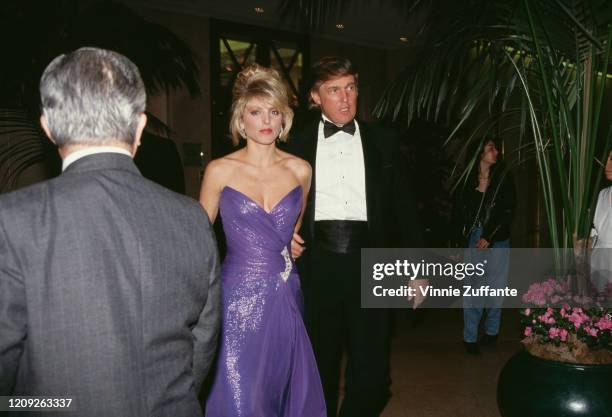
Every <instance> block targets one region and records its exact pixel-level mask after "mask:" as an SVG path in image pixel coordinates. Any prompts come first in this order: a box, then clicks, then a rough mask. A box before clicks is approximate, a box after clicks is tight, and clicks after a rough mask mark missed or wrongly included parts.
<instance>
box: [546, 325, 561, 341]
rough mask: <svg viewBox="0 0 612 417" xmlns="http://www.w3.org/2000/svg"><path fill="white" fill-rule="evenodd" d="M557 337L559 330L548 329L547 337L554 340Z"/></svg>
mask: <svg viewBox="0 0 612 417" xmlns="http://www.w3.org/2000/svg"><path fill="white" fill-rule="evenodd" d="M557 336H559V329H557V328H556V327H551V328H550V329H548V337H550V338H551V339H554V338H555V337H557Z"/></svg>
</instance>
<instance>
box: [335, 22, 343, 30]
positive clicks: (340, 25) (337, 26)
mask: <svg viewBox="0 0 612 417" xmlns="http://www.w3.org/2000/svg"><path fill="white" fill-rule="evenodd" d="M336 29H338V30H342V29H344V25H343V24H342V23H336Z"/></svg>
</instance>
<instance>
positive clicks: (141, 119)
mask: <svg viewBox="0 0 612 417" xmlns="http://www.w3.org/2000/svg"><path fill="white" fill-rule="evenodd" d="M146 125H147V115H146V114H144V113H140V114H139V115H138V126H136V136H135V137H134V143H133V144H132V156H134V155H136V151H137V150H138V147H139V146H140V138H141V137H142V131H143V130H144V128H145V126H146Z"/></svg>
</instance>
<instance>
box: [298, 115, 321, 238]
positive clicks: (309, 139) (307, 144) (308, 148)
mask: <svg viewBox="0 0 612 417" xmlns="http://www.w3.org/2000/svg"><path fill="white" fill-rule="evenodd" d="M319 122H320V118H318V119H316V121H313V122H312V123H310V125H309V126H308V128H307V129H306V130H305V137H304V138H302V141H303V144H304V155H303V158H304V159H305V160H307V161H308V162H309V163H310V166H311V167H312V178H311V182H310V192H309V193H308V203H307V207H308V210H307V213H306V214H307V215H308V219H307V224H308V225H309V232H310V235H311V236H314V224H315V219H314V218H315V195H316V187H317V169H316V167H317V145H318V143H319Z"/></svg>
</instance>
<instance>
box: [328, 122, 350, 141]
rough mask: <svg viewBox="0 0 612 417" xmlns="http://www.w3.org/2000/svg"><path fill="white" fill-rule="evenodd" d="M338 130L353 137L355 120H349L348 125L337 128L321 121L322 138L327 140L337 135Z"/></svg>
mask: <svg viewBox="0 0 612 417" xmlns="http://www.w3.org/2000/svg"><path fill="white" fill-rule="evenodd" d="M340 130H342V131H343V132H346V133H348V134H349V135H351V136H353V135H354V134H355V120H351V121H350V122H349V123H347V124H345V125H343V126H337V125H335V124H333V123H332V122H329V121H327V120H323V136H325V138H328V137H330V136H332V135H334V134H336V133H338V131H340Z"/></svg>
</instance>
